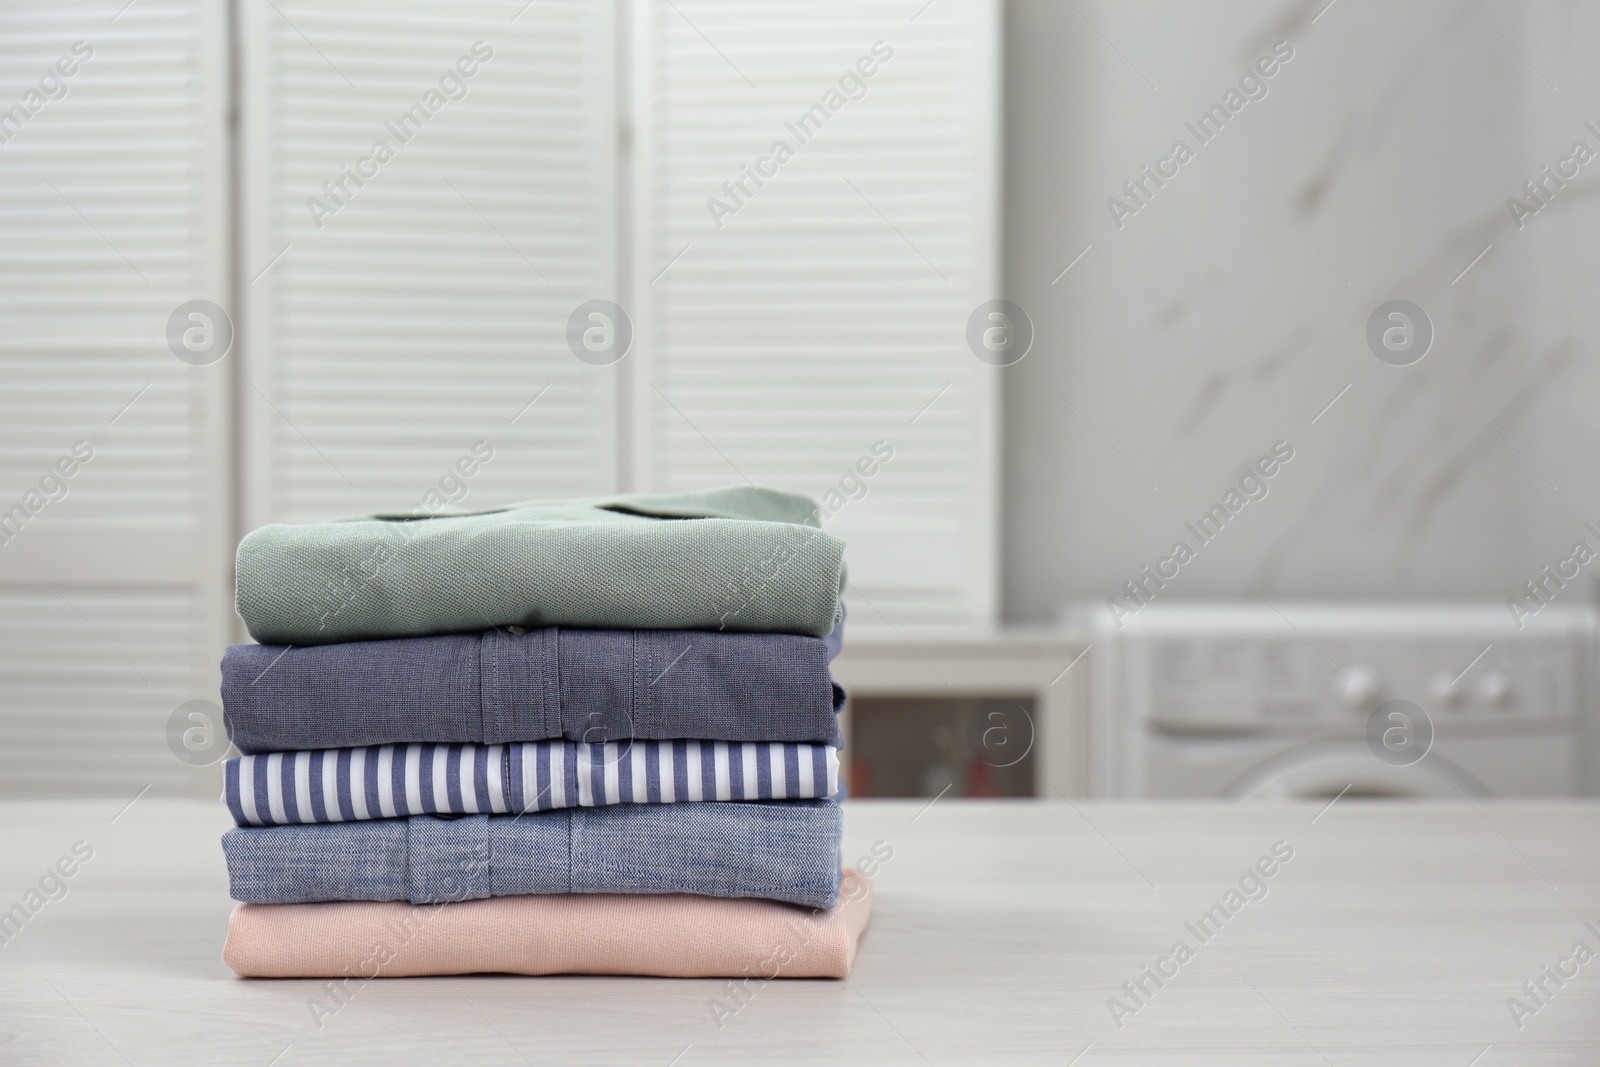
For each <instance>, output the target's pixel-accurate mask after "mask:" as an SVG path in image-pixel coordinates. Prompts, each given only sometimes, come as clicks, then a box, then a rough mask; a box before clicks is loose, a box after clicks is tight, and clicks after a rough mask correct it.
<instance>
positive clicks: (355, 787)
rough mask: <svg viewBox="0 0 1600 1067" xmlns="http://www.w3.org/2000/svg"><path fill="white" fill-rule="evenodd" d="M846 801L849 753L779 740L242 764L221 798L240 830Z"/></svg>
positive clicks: (532, 745)
mask: <svg viewBox="0 0 1600 1067" xmlns="http://www.w3.org/2000/svg"><path fill="white" fill-rule="evenodd" d="M838 791H839V750H838V749H837V748H834V747H833V746H832V745H807V744H795V743H789V744H785V743H779V742H770V743H767V742H762V743H753V742H747V743H744V744H737V743H729V742H726V741H622V742H612V743H609V744H603V745H586V744H581V743H577V742H572V741H534V742H522V743H517V744H509V745H473V744H411V745H373V746H368V747H364V748H339V749H318V750H315V751H310V752H273V753H269V754H266V755H254V756H240V757H237V758H234V759H230V760H228V761H227V763H226V765H225V766H224V770H223V791H222V799H223V800H224V801H225V802H226V803H227V805H228V810H229V811H231V812H232V813H233V819H234V822H236V823H237V824H238V825H240V826H289V825H297V824H307V823H330V822H352V821H361V820H366V819H394V818H404V817H407V816H411V815H476V814H496V815H509V814H519V813H524V812H530V811H549V810H553V809H556V808H572V807H582V808H594V807H603V806H605V805H609V804H672V803H676V802H679V801H702V800H810V799H821V798H825V797H831V796H834V795H836V794H837V793H838Z"/></svg>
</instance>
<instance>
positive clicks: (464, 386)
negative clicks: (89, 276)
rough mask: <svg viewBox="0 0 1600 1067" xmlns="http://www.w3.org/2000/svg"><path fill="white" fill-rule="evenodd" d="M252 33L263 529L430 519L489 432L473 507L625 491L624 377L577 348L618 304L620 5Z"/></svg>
mask: <svg viewBox="0 0 1600 1067" xmlns="http://www.w3.org/2000/svg"><path fill="white" fill-rule="evenodd" d="M513 16H516V18H515V21H512V19H513ZM244 17H245V18H246V20H247V22H246V27H247V32H246V35H245V36H246V42H247V44H246V65H245V72H244V78H243V104H244V111H243V138H244V144H245V146H246V153H245V158H246V166H245V176H246V204H247V211H246V220H247V233H248V240H247V247H246V252H245V263H246V271H247V273H248V274H250V275H251V276H252V277H254V276H256V275H259V277H256V280H255V281H253V282H252V283H251V284H249V286H248V299H249V307H250V311H251V314H250V326H249V331H248V334H247V338H248V341H249V347H248V352H247V356H248V359H249V368H250V369H249V381H248V382H246V383H245V385H244V387H243V389H242V394H243V397H244V409H245V412H246V415H247V418H248V425H249V427H250V429H249V431H248V434H247V440H248V442H249V445H248V450H249V452H250V455H249V462H248V465H247V470H248V471H249V472H250V480H251V481H250V485H249V491H248V499H249V502H250V509H249V510H250V516H251V519H252V521H255V522H259V521H267V520H287V521H304V520H313V519H321V518H327V517H330V516H335V515H344V514H352V513H359V512H364V511H370V510H375V509H397V508H408V507H412V506H415V505H417V504H420V503H422V502H423V500H424V499H425V497H426V495H427V493H428V492H429V490H430V489H431V488H433V487H435V486H437V485H438V483H439V480H440V479H441V478H442V477H444V476H445V474H446V471H447V470H448V468H449V466H450V465H451V464H453V463H455V462H456V460H457V459H459V458H460V457H462V456H463V455H465V454H467V453H468V451H469V450H470V448H471V446H472V445H473V443H474V442H477V441H480V440H481V441H486V442H488V443H489V445H490V446H492V447H493V449H494V458H493V459H492V460H491V461H490V462H489V463H487V464H486V465H484V466H483V467H482V469H481V470H480V471H479V472H478V473H477V474H476V475H475V476H474V477H473V478H471V479H470V480H469V481H468V482H467V485H468V496H467V498H466V502H467V503H475V502H479V501H482V502H495V501H503V500H507V499H525V498H529V497H543V496H565V495H576V494H583V493H594V492H603V491H607V490H609V489H611V488H612V487H613V485H614V483H615V466H616V455H615V448H614V445H613V440H614V436H615V425H614V422H615V414H614V412H615V393H616V370H615V368H614V367H596V366H590V365H588V364H586V363H583V362H581V361H579V360H578V359H577V358H576V357H575V356H574V355H573V354H572V352H571V351H570V350H569V349H568V347H567V344H566V334H565V332H566V323H567V319H568V316H569V315H570V314H571V313H572V312H573V310H574V309H575V308H576V307H577V306H578V305H579V304H581V303H583V302H585V301H588V300H592V299H597V298H602V299H613V298H614V295H615V294H614V292H613V288H614V280H613V276H612V262H613V258H614V242H615V232H614V216H615V202H614V191H613V189H614V186H613V172H614V168H615V117H614V109H613V106H612V100H613V95H614V93H613V88H612V77H613V73H612V72H613V67H612V60H611V54H612V41H611V30H610V18H609V6H608V5H596V4H590V3H578V2H568V3H539V4H536V5H532V6H530V7H528V8H527V9H526V10H524V11H523V12H522V13H520V14H518V12H517V10H516V8H515V6H509V7H508V6H507V5H505V4H501V3H464V4H450V5H443V4H437V3H405V4H385V5H382V6H381V7H379V6H376V5H369V4H357V3H353V2H345V3H325V2H321V0H318V2H314V3H313V2H309V0H306V2H278V3H276V5H275V6H274V5H268V4H264V3H249V4H246V5H245V11H244ZM480 41H481V42H483V43H482V44H481V45H478V49H479V52H480V53H482V52H486V51H490V50H492V56H490V57H489V58H488V59H483V58H481V55H480V56H473V48H474V46H475V44H476V43H477V42H480ZM463 56H467V57H470V58H469V62H467V63H466V64H465V66H466V67H468V68H470V67H472V66H473V65H474V62H476V65H477V69H476V71H475V73H473V74H472V75H471V76H470V77H466V76H463V75H462V74H461V73H460V72H459V71H458V72H457V73H456V76H455V80H454V81H453V82H447V84H446V85H445V86H444V89H445V90H447V91H448V94H449V96H450V97H456V96H459V98H456V99H450V98H447V96H446V93H445V92H441V93H440V99H441V100H442V101H443V102H442V103H440V105H439V106H438V109H437V111H436V112H435V113H432V114H431V116H430V117H429V118H428V119H427V121H426V123H425V124H423V125H422V128H421V129H420V131H414V130H412V129H411V128H410V127H407V128H406V129H404V130H400V131H399V132H403V133H406V134H407V135H408V136H409V139H408V140H406V141H404V142H402V141H401V139H400V138H399V137H398V136H397V130H398V129H399V128H398V127H397V126H396V122H397V120H398V117H399V116H400V115H401V114H403V113H404V112H406V111H407V110H408V109H409V108H410V107H411V106H412V105H413V104H418V103H423V102H424V101H425V98H426V94H427V93H428V92H429V90H430V89H435V90H438V89H440V88H441V86H440V81H439V79H440V77H441V76H442V75H444V74H446V73H447V72H448V70H449V68H451V66H452V65H453V64H455V63H456V62H457V61H458V59H460V57H463ZM463 90H464V93H465V95H460V94H461V92H462V91H463ZM378 141H382V142H384V144H385V145H386V147H387V148H388V149H389V150H390V151H392V152H393V158H391V159H390V160H389V161H387V162H384V163H381V164H380V163H379V162H378V161H377V159H376V158H375V157H373V156H372V155H371V153H372V152H373V150H374V149H373V146H374V144H375V142H378ZM363 158H370V159H372V160H373V161H372V162H371V163H368V164H366V165H364V166H363V167H361V169H362V170H365V171H367V172H374V171H375V173H369V176H367V177H366V178H365V179H364V184H362V185H360V186H357V185H355V184H354V183H353V182H352V181H351V180H349V179H346V180H345V182H344V185H343V188H342V189H335V190H333V194H334V196H339V194H340V193H348V194H349V195H348V196H340V198H339V200H335V199H334V198H333V196H330V195H329V191H328V190H325V189H324V188H323V183H324V182H334V181H338V180H339V179H340V171H341V167H342V166H345V165H348V166H350V167H351V168H357V167H358V164H359V161H360V160H361V159H363ZM357 176H358V177H360V176H361V174H360V170H358V171H357ZM311 198H317V199H318V200H320V201H321V203H322V205H323V206H322V207H318V208H317V210H316V212H315V216H316V217H314V212H313V210H312V208H311V207H310V206H308V200H310V199H311ZM327 208H336V210H334V211H332V213H331V214H329V213H327V210H326V209H327ZM318 222H320V223H321V225H320V226H319V225H318ZM536 397H537V398H538V399H537V402H536V403H534V404H533V406H532V407H529V406H528V405H529V404H530V402H533V401H534V400H535V398H536Z"/></svg>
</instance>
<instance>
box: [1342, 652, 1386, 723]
mask: <svg viewBox="0 0 1600 1067" xmlns="http://www.w3.org/2000/svg"><path fill="white" fill-rule="evenodd" d="M1340 673H1341V674H1342V677H1341V678H1340V680H1339V690H1340V693H1341V695H1342V696H1343V697H1344V702H1345V706H1347V707H1349V708H1350V709H1351V710H1353V711H1365V710H1367V709H1368V708H1371V707H1373V706H1375V705H1376V704H1377V703H1378V676H1377V674H1376V673H1374V672H1373V670H1372V668H1371V667H1367V666H1363V665H1362V664H1359V663H1358V664H1355V665H1353V666H1350V667H1346V668H1345V669H1344V670H1343V671H1342V672H1340Z"/></svg>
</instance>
